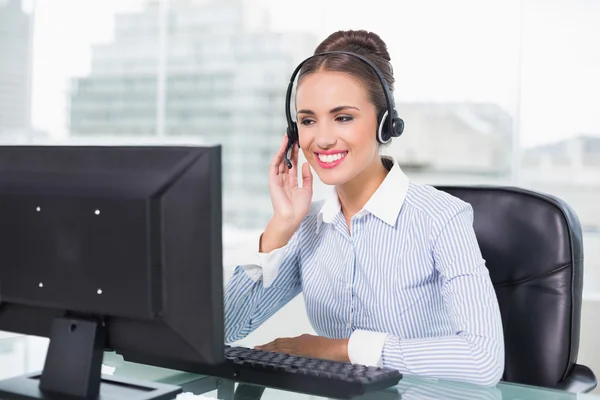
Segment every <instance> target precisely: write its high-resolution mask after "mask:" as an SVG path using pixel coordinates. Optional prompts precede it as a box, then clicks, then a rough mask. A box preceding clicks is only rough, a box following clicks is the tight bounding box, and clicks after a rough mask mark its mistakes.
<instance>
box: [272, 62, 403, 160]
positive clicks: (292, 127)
mask: <svg viewBox="0 0 600 400" xmlns="http://www.w3.org/2000/svg"><path fill="white" fill-rule="evenodd" d="M328 54H346V55H349V56H352V57H355V58H357V59H359V60H361V61H362V62H364V63H365V64H367V65H368V66H369V67H371V69H372V70H373V71H374V72H375V74H376V75H377V78H378V79H379V82H380V83H381V87H382V88H383V93H384V95H385V101H386V104H387V110H383V111H382V112H381V113H380V114H379V116H378V119H377V120H378V121H379V128H378V129H377V141H378V142H379V143H381V144H386V143H388V142H389V141H390V140H392V138H393V137H399V136H400V135H402V132H403V131H404V121H403V120H402V119H401V118H400V117H399V116H398V112H397V111H396V104H395V102H394V97H393V96H392V94H391V91H390V89H389V87H388V85H387V83H386V82H385V79H384V78H383V75H382V73H381V71H379V68H377V66H376V65H375V64H374V63H373V62H371V60H369V59H368V58H366V57H364V56H362V55H360V54H356V53H351V52H347V51H326V52H323V53H318V54H314V55H312V56H310V57H308V58H307V59H305V60H304V61H302V62H301V63H300V64H299V65H298V66H297V67H296V69H295V70H294V73H293V74H292V77H291V78H290V83H289V85H288V89H287V93H286V96H285V117H286V119H287V125H288V126H287V131H286V132H287V136H288V144H287V147H286V149H285V154H284V160H285V163H286V165H287V166H288V168H289V169H291V168H292V162H291V160H290V157H291V154H290V150H291V149H292V146H293V145H294V143H295V142H297V141H298V125H297V124H296V122H294V121H293V120H292V113H291V111H290V104H291V99H292V88H293V87H294V80H295V79H296V75H298V73H299V72H300V68H302V66H303V65H304V64H305V63H306V62H307V61H309V60H311V59H313V58H315V57H320V56H324V55H328ZM298 145H299V143H298Z"/></svg>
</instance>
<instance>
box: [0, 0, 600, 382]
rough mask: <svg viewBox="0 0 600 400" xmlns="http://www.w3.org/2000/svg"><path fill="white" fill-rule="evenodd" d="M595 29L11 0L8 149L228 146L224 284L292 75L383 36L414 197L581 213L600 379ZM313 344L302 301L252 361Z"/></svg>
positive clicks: (439, 3) (425, 8)
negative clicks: (483, 198) (480, 186)
mask: <svg viewBox="0 0 600 400" xmlns="http://www.w3.org/2000/svg"><path fill="white" fill-rule="evenodd" d="M598 21H600V2H598V1H594V0H502V1H500V0H497V1H491V0H490V1H481V0H453V1H447V0H420V1H416V0H410V1H409V0H403V1H394V2H390V1H389V0H370V1H369V2H358V1H356V2H351V1H348V0H346V1H341V0H303V1H302V2H289V1H282V0H102V1H92V0H0V144H133V145H139V144H150V145H166V144H200V145H202V144H215V143H218V144H221V145H223V151H224V155H223V157H224V158H223V185H224V186H223V187H224V193H223V200H224V211H223V219H224V236H223V241H224V265H225V278H226V279H227V278H228V277H229V275H230V273H231V267H234V266H235V265H236V264H238V263H242V262H244V260H248V258H247V257H248V254H249V253H250V252H252V251H255V250H256V246H257V243H256V241H255V238H256V234H257V233H260V232H261V231H262V229H263V228H264V226H265V224H266V223H267V221H268V219H269V218H270V216H271V212H272V208H271V203H270V200H269V193H268V188H267V169H268V165H269V162H270V160H271V158H272V156H273V155H274V152H275V151H276V149H277V148H278V146H279V143H280V140H281V137H282V135H283V134H284V132H285V127H286V125H285V115H284V98H285V91H286V88H287V83H288V81H289V77H290V75H291V73H292V71H293V69H294V68H295V67H296V65H297V64H298V63H299V62H300V61H301V60H303V59H304V58H306V57H307V56H309V55H311V54H312V52H313V51H314V49H315V47H316V46H317V45H318V43H319V42H320V41H322V40H323V39H324V38H325V37H326V36H328V35H329V34H330V33H332V32H334V31H336V30H339V29H366V30H372V31H374V32H376V33H378V34H379V35H380V36H381V37H382V39H383V40H384V41H385V42H386V43H387V44H388V47H389V51H390V54H391V57H392V64H393V67H394V72H395V77H396V90H395V97H396V103H397V106H398V111H399V113H400V115H401V116H402V117H403V118H404V120H405V123H406V129H405V133H404V135H403V136H402V137H400V138H398V139H395V141H394V142H393V143H392V145H391V146H390V147H389V148H387V149H386V152H387V153H388V154H390V155H392V156H394V157H396V158H397V159H398V161H399V163H400V165H401V166H402V168H403V169H404V170H405V172H406V173H407V174H408V175H409V177H410V178H411V179H413V180H415V181H419V182H422V183H429V184H450V183H462V184H477V183H491V184H509V185H515V186H521V187H525V188H531V189H534V190H538V191H542V192H546V193H550V194H554V195H556V196H559V197H561V198H563V199H564V200H566V201H567V202H569V203H570V204H571V205H572V206H573V207H574V208H575V210H576V211H577V213H578V215H579V217H580V219H581V223H582V225H583V229H584V248H585V258H586V260H585V293H584V310H583V312H584V315H583V316H582V333H581V334H582V342H581V350H580V361H581V362H582V363H584V364H586V365H588V366H590V367H591V368H592V369H594V370H595V371H596V373H599V372H600V350H598V349H597V348H595V344H594V334H596V333H597V332H600V207H599V206H598V204H599V203H600V24H599V23H598ZM324 189H325V187H324V185H322V184H320V183H319V182H317V184H316V190H315V198H318V197H320V196H322V194H323V190H324ZM311 331H312V330H311V327H310V324H309V323H308V320H307V319H306V316H305V313H304V308H303V303H302V298H301V296H299V297H298V298H296V299H294V300H293V301H292V302H291V303H290V304H289V305H288V306H287V307H286V308H284V309H283V310H282V311H281V312H279V313H278V314H277V315H276V316H275V317H273V318H272V319H271V320H270V321H268V322H267V323H266V324H265V325H264V326H263V327H261V328H260V329H259V330H258V331H256V332H255V333H254V334H253V335H251V336H250V337H249V338H248V339H247V340H246V343H259V342H264V341H267V340H271V339H272V338H274V337H278V336H284V335H296V334H300V333H304V332H311ZM22 343H28V342H22ZM7 354H8V355H11V354H12V355H13V356H14V357H16V358H15V360H17V361H15V363H16V364H14V365H21V364H22V365H26V364H27V362H30V360H31V359H34V360H35V359H39V357H43V351H42V350H40V348H39V346H38V347H36V346H33V347H30V346H29V347H28V346H27V345H20V346H16V347H15V346H12V347H11V348H6V349H5V348H3V347H2V346H0V358H2V359H4V357H8V356H7ZM11 357H12V356H11ZM36 357H37V358H36ZM28 360H29V361H28ZM16 373H18V371H16Z"/></svg>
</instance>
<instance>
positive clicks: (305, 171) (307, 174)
mask: <svg viewBox="0 0 600 400" xmlns="http://www.w3.org/2000/svg"><path fill="white" fill-rule="evenodd" d="M312 183H313V176H312V172H311V170H310V166H309V165H308V163H307V162H305V163H304V164H302V187H303V188H306V189H311V190H312Z"/></svg>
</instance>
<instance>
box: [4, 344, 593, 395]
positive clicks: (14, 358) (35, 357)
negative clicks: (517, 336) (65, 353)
mask: <svg viewBox="0 0 600 400" xmlns="http://www.w3.org/2000/svg"><path fill="white" fill-rule="evenodd" d="M46 349H47V340H46V339H40V338H31V337H23V336H21V337H12V338H5V339H0V379H4V378H8V377H10V376H15V375H20V374H23V373H27V372H34V371H38V370H40V369H41V368H42V367H43V362H44V357H45V351H46ZM104 365H105V369H104V370H105V372H112V374H113V375H114V376H119V377H125V378H133V379H141V380H150V381H154V382H162V383H169V384H175V385H179V386H181V387H182V388H183V391H184V392H192V393H195V394H202V395H203V396H206V397H212V398H215V399H216V398H217V393H218V390H217V388H220V389H219V390H221V391H220V392H219V397H218V398H219V399H221V400H229V399H232V397H230V396H229V395H228V393H229V392H231V390H232V389H233V387H234V386H237V384H235V383H234V382H222V381H219V380H216V379H213V378H209V377H205V376H201V375H196V374H191V373H184V372H180V371H174V370H169V369H164V368H157V367H152V366H147V365H142V364H135V363H130V362H126V361H124V360H123V359H122V358H121V357H120V356H118V355H116V354H114V353H106V354H105V357H104ZM363 398H364V399H373V400H384V399H385V400H393V399H394V400H395V399H403V400H406V399H450V400H453V399H457V400H458V399H460V400H464V399H481V400H484V399H490V400H492V399H497V400H517V399H519V400H533V399H536V400H537V399H551V400H567V399H569V400H573V399H578V400H600V396H598V395H592V394H573V393H566V392H560V391H556V390H549V389H542V388H537V387H530V386H523V385H516V384H507V383H500V384H498V385H497V386H496V387H493V388H481V387H478V386H474V385H468V384H461V383H455V382H448V381H446V382H444V381H438V380H429V379H423V378H417V377H408V376H407V377H404V379H402V380H401V381H400V383H399V384H398V385H397V386H396V387H393V388H389V389H387V390H384V391H380V392H376V393H373V394H370V395H367V396H364V397H363ZM260 399H261V400H272V399H278V400H309V399H310V400H318V399H321V398H318V397H315V396H308V395H303V394H298V393H290V392H285V391H281V390H274V389H266V390H265V391H264V393H263V394H262V396H261V397H260Z"/></svg>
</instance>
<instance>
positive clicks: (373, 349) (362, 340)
mask: <svg viewBox="0 0 600 400" xmlns="http://www.w3.org/2000/svg"><path fill="white" fill-rule="evenodd" d="M388 336H389V334H387V333H381V332H370V331H362V330H356V331H354V332H352V335H350V340H349V341H348V358H349V359H350V362H351V363H352V364H361V365H366V366H368V367H381V366H382V364H383V363H382V353H383V346H384V345H385V340H386V339H387V337H388Z"/></svg>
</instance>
